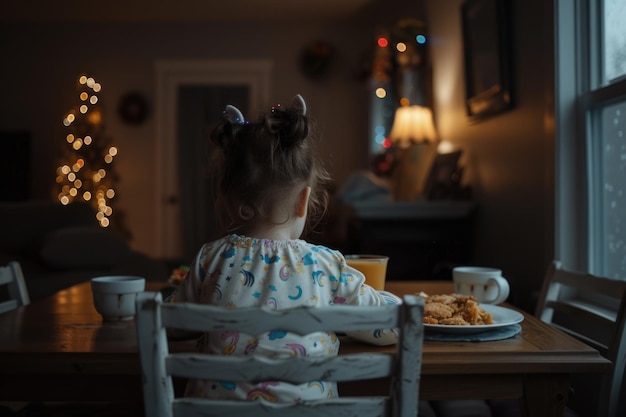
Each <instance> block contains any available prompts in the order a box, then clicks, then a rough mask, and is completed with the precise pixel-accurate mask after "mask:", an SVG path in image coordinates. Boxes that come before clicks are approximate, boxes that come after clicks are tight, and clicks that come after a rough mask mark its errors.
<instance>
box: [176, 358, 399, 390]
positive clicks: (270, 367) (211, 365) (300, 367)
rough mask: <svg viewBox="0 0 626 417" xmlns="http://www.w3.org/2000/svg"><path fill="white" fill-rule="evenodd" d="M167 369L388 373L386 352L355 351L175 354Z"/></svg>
mask: <svg viewBox="0 0 626 417" xmlns="http://www.w3.org/2000/svg"><path fill="white" fill-rule="evenodd" d="M166 363H167V365H166V366H167V372H168V374H170V375H172V376H178V377H183V378H198V379H216V378H219V379H220V380H224V381H251V382H257V381H272V380H280V381H286V382H289V383H292V384H301V383H305V382H309V381H337V382H340V381H354V380H362V379H373V378H380V377H384V376H388V375H390V373H391V371H392V367H393V366H394V362H393V356H392V355H389V354H354V355H342V356H330V357H324V358H309V357H296V358H284V359H270V358H265V357H260V356H218V355H202V354H189V353H177V354H171V355H169V356H168V358H167V360H166Z"/></svg>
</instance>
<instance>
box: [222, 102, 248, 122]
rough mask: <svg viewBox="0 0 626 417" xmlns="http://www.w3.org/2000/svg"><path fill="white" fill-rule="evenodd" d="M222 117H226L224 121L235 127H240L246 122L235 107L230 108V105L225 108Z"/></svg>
mask: <svg viewBox="0 0 626 417" xmlns="http://www.w3.org/2000/svg"><path fill="white" fill-rule="evenodd" d="M224 117H226V120H228V121H229V122H231V123H233V124H237V125H242V124H244V123H245V122H246V121H245V119H244V118H243V114H242V113H241V111H239V109H238V108H237V107H235V106H231V105H230V104H229V105H227V106H226V109H224Z"/></svg>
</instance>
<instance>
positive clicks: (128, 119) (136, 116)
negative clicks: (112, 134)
mask: <svg viewBox="0 0 626 417" xmlns="http://www.w3.org/2000/svg"><path fill="white" fill-rule="evenodd" d="M118 113H119V115H120V117H121V118H122V120H123V121H124V123H127V124H129V125H139V124H141V123H143V122H145V121H146V119H147V118H148V101H147V100H146V98H145V97H144V95H143V94H141V93H138V92H135V91H131V92H129V93H126V94H124V95H123V96H122V97H120V102H119V107H118Z"/></svg>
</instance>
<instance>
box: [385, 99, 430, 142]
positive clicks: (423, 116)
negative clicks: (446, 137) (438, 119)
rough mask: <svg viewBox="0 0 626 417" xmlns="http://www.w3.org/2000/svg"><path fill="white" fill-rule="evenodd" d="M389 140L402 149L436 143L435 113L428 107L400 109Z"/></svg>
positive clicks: (394, 120)
mask: <svg viewBox="0 0 626 417" xmlns="http://www.w3.org/2000/svg"><path fill="white" fill-rule="evenodd" d="M389 138H390V139H391V140H392V141H393V142H394V144H396V145H398V146H399V147H401V148H406V147H408V146H409V145H410V144H411V143H420V142H435V141H436V140H437V132H436V131H435V125H434V123H433V113H432V112H431V110H430V109H429V108H428V107H422V106H404V107H398V109H397V110H396V115H395V117H394V119H393V126H392V127H391V133H390V134H389Z"/></svg>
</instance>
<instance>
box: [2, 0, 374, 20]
mask: <svg viewBox="0 0 626 417" xmlns="http://www.w3.org/2000/svg"><path fill="white" fill-rule="evenodd" d="M372 1H373V0H161V1H155V0H103V1H94V0H62V1H50V0H19V1H8V2H3V4H2V12H1V13H0V20H4V21H41V22H45V21H94V22H97V21H108V22H111V21H119V22H124V21H155V22H156V21H171V22H173V21H252V20H260V19H262V20H284V19H292V20H313V19H341V18H344V17H347V16H349V15H350V14H351V13H354V12H355V11H357V10H358V9H360V8H361V7H363V6H365V5H366V4H368V3H371V2H372Z"/></svg>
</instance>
